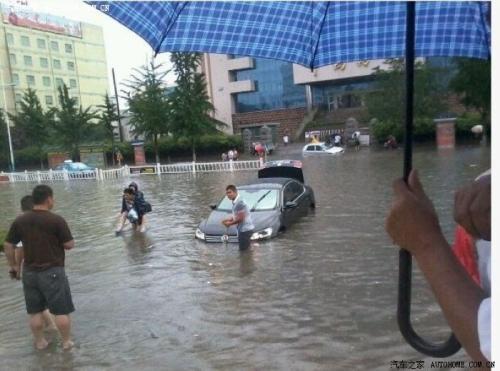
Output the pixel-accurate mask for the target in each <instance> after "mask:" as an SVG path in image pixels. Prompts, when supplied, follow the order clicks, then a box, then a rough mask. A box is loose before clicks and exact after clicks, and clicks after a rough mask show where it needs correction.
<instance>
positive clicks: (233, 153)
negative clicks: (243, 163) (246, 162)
mask: <svg viewBox="0 0 500 371" xmlns="http://www.w3.org/2000/svg"><path fill="white" fill-rule="evenodd" d="M239 155H240V154H239V153H238V150H237V149H236V148H233V149H230V150H229V151H227V152H223V153H222V155H221V160H222V161H236V160H238V157H239Z"/></svg>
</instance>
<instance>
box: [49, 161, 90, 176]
mask: <svg viewBox="0 0 500 371" xmlns="http://www.w3.org/2000/svg"><path fill="white" fill-rule="evenodd" d="M54 170H59V171H61V170H67V171H68V172H71V173H78V172H91V171H92V172H93V171H94V170H95V168H94V167H90V166H88V165H87V164H84V163H83V162H73V161H68V160H66V161H64V162H63V163H62V164H59V165H57V166H56V167H55V169H54Z"/></svg>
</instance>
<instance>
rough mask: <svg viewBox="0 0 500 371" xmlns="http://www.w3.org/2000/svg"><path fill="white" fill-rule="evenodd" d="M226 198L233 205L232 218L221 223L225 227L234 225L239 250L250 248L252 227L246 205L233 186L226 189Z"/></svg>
mask: <svg viewBox="0 0 500 371" xmlns="http://www.w3.org/2000/svg"><path fill="white" fill-rule="evenodd" d="M226 196H227V198H229V199H230V200H231V201H232V203H233V216H232V217H231V218H228V219H225V220H223V221H222V224H224V225H225V226H226V227H229V226H231V225H235V224H236V228H237V230H238V243H239V246H240V250H246V249H248V248H249V247H250V237H252V234H253V230H254V228H255V227H254V225H253V223H252V217H251V216H250V210H249V209H248V205H247V204H246V203H245V201H243V200H242V199H241V198H240V196H239V195H238V190H237V189H236V187H235V186H234V185H228V186H227V187H226Z"/></svg>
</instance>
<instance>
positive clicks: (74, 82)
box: [69, 79, 76, 88]
mask: <svg viewBox="0 0 500 371" xmlns="http://www.w3.org/2000/svg"><path fill="white" fill-rule="evenodd" d="M69 87H70V88H76V80H75V79H69Z"/></svg>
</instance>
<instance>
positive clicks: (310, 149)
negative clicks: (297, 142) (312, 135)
mask: <svg viewBox="0 0 500 371" xmlns="http://www.w3.org/2000/svg"><path fill="white" fill-rule="evenodd" d="M314 147H315V146H307V148H306V151H314Z"/></svg>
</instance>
